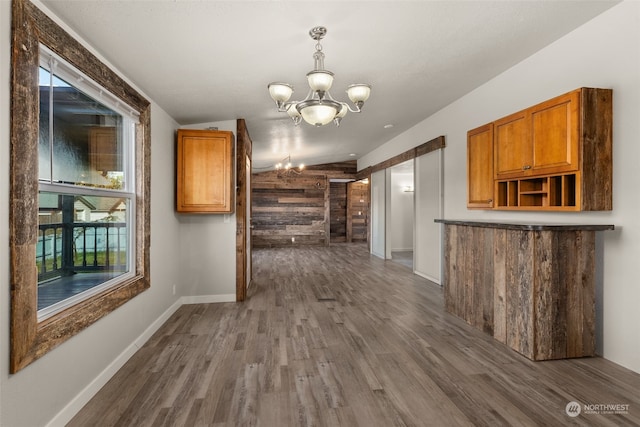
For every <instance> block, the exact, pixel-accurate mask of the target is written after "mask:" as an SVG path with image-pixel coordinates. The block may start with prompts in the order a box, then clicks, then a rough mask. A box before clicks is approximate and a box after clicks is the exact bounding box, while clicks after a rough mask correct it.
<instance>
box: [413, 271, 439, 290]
mask: <svg viewBox="0 0 640 427" xmlns="http://www.w3.org/2000/svg"><path fill="white" fill-rule="evenodd" d="M413 273H414V274H417V275H418V276H420V277H424V278H425V279H427V280H430V281H432V282H433V283H435V284H436V285H439V286H442V283H440V279H436V278H435V277H432V276H429V275H428V274H424V273H420V272H419V271H416V270H413Z"/></svg>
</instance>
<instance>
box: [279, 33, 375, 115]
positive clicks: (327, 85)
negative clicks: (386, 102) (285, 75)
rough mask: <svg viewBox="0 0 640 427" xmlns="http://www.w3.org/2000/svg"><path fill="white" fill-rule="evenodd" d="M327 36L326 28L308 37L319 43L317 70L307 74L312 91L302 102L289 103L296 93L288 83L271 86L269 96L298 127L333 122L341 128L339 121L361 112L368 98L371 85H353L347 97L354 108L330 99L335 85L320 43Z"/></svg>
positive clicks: (316, 59) (314, 55) (316, 57)
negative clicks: (348, 113)
mask: <svg viewBox="0 0 640 427" xmlns="http://www.w3.org/2000/svg"><path fill="white" fill-rule="evenodd" d="M326 34H327V29H326V28H325V27H314V28H312V29H311V30H309V36H311V38H312V39H313V40H315V41H316V51H315V52H314V53H313V60H314V67H313V70H312V71H309V72H308V73H307V81H308V82H309V87H310V88H309V92H308V93H307V97H306V98H305V99H303V100H302V101H289V98H291V94H292V93H293V86H292V85H290V84H288V83H278V82H274V83H270V84H269V85H268V88H269V95H271V98H272V99H273V100H274V101H275V102H276V105H277V107H278V111H280V112H283V113H284V112H286V113H287V114H289V117H291V119H292V120H293V123H295V125H296V126H297V125H298V124H299V123H300V122H301V121H302V119H304V121H305V122H307V123H309V124H311V125H314V126H324V125H326V124H327V123H330V122H331V121H333V122H334V123H335V125H336V126H340V121H341V120H342V118H343V117H344V116H346V115H347V112H349V111H351V112H352V113H359V112H361V111H362V106H363V105H364V102H365V101H366V100H367V99H368V98H369V94H370V93H371V86H370V85H368V84H362V83H359V84H352V85H350V86H349V87H348V88H347V96H348V97H349V99H350V100H351V102H353V104H354V105H355V108H351V106H350V105H349V104H347V103H346V102H340V101H336V100H335V99H333V98H332V97H331V94H330V93H329V89H331V85H332V84H333V73H332V72H331V71H328V70H325V69H324V53H322V45H321V44H320V40H322V38H324V36H325V35H326Z"/></svg>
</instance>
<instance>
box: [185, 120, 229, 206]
mask: <svg viewBox="0 0 640 427" xmlns="http://www.w3.org/2000/svg"><path fill="white" fill-rule="evenodd" d="M233 142H234V139H233V132H228V131H213V130H190V129H179V130H178V143H177V185H176V190H177V194H176V210H177V211H178V212H184V213H232V212H233V210H234V197H233V196H234V173H233V156H234V150H233Z"/></svg>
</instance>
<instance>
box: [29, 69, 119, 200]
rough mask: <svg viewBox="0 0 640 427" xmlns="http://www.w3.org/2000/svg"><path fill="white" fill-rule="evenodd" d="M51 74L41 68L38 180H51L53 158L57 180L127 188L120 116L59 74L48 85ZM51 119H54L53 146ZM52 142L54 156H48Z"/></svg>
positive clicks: (86, 184) (77, 183) (93, 185)
mask: <svg viewBox="0 0 640 427" xmlns="http://www.w3.org/2000/svg"><path fill="white" fill-rule="evenodd" d="M47 74H48V72H47V71H46V70H44V69H41V72H40V75H41V86H40V144H39V150H40V152H39V154H40V165H39V167H40V174H39V175H40V178H41V179H45V180H47V181H48V180H49V179H50V178H49V174H50V172H49V171H50V169H51V168H50V166H49V164H50V162H52V163H53V176H52V178H53V182H57V183H65V184H74V185H83V186H90V187H100V188H115V189H121V188H123V179H124V167H123V166H124V165H123V141H122V138H123V137H122V135H123V129H122V126H123V121H122V116H121V115H120V114H119V113H117V112H116V111H113V110H112V109H110V108H109V107H107V106H105V105H104V104H102V103H101V102H99V101H97V100H95V99H93V98H91V97H89V96H87V95H85V94H84V93H83V92H81V91H80V90H78V89H77V88H75V87H73V85H71V84H69V83H68V82H66V81H65V80H63V79H61V78H60V77H58V76H56V75H55V74H54V75H53V79H52V80H51V84H50V86H44V85H43V82H44V81H46V80H47ZM49 77H50V76H49ZM50 95H51V96H53V102H50V99H49V97H50ZM51 108H53V114H52V115H51V114H50V110H51ZM50 117H52V119H53V132H52V135H53V143H52V144H51V142H50V140H49V138H50V135H51V134H50V128H49V126H50V123H49V120H50V119H49V118H50ZM51 145H52V146H53V156H52V159H50V157H49V156H50V148H49V147H50V146H51Z"/></svg>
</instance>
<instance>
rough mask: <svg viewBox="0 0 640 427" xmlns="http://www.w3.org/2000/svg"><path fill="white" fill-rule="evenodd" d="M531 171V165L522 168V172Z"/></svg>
mask: <svg viewBox="0 0 640 427" xmlns="http://www.w3.org/2000/svg"><path fill="white" fill-rule="evenodd" d="M529 169H531V165H524V166H523V167H522V170H523V171H528V170H529Z"/></svg>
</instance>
